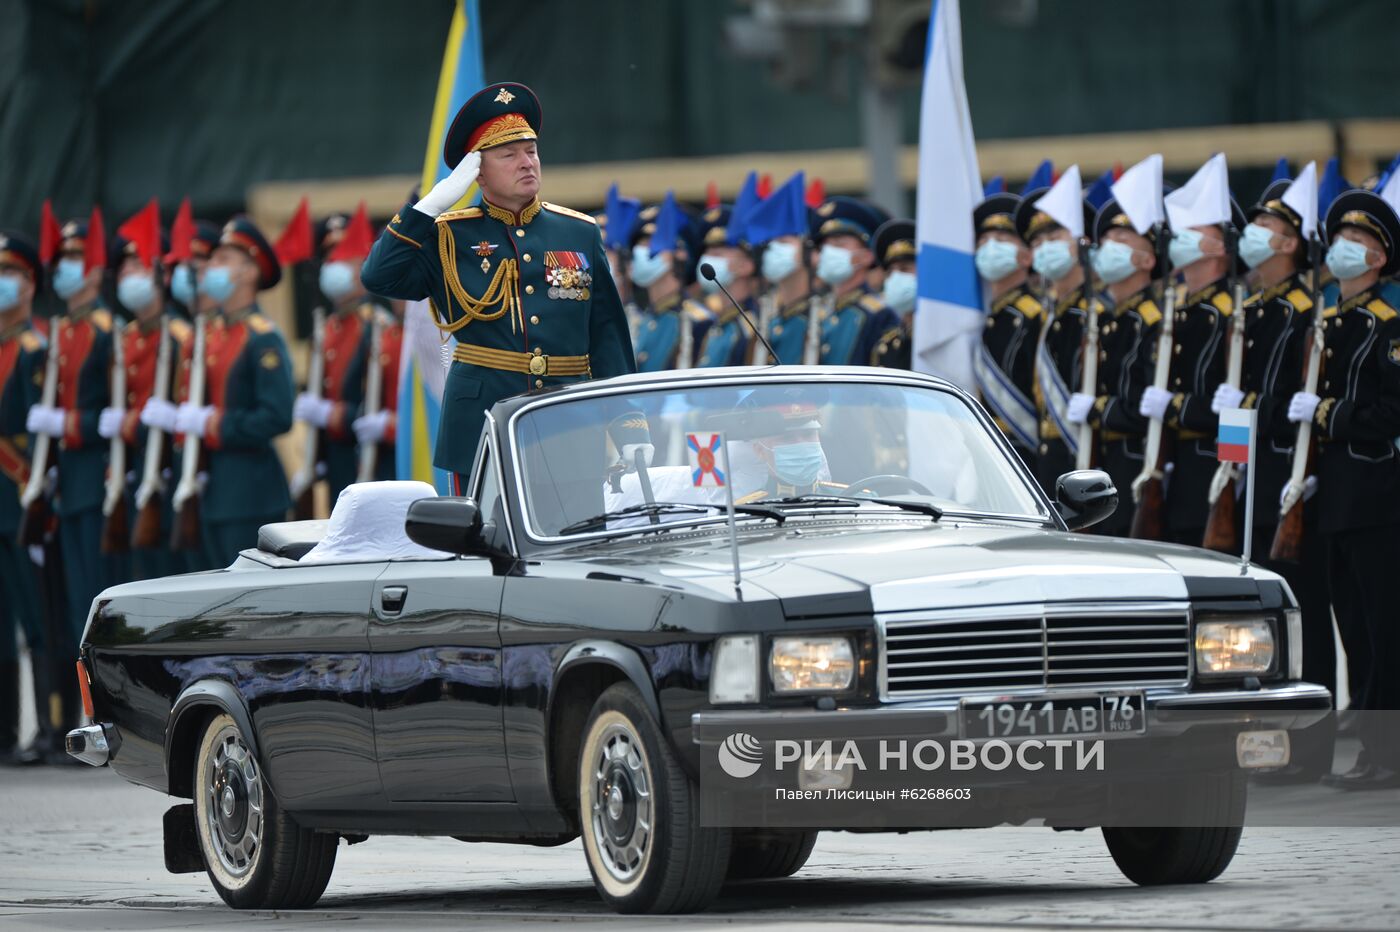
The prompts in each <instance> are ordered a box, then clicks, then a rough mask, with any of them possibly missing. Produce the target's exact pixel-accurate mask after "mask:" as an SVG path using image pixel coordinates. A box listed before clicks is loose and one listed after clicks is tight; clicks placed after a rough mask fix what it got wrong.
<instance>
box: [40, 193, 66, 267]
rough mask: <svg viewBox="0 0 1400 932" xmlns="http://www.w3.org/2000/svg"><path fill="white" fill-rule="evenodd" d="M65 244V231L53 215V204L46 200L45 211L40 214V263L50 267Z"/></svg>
mask: <svg viewBox="0 0 1400 932" xmlns="http://www.w3.org/2000/svg"><path fill="white" fill-rule="evenodd" d="M62 243H63V230H62V228H61V227H59V225H58V219H57V218H55V217H54V215H53V203H52V202H51V201H50V200H49V199H48V198H44V209H43V211H42V212H40V214H39V262H40V263H41V264H42V265H43V266H45V267H46V268H47V267H48V264H49V263H50V262H52V261H53V257H54V256H56V255H58V247H59V246H60V245H61V244H62Z"/></svg>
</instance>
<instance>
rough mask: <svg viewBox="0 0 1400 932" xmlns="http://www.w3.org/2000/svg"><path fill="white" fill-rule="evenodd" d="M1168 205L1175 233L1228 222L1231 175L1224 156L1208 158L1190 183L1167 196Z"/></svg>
mask: <svg viewBox="0 0 1400 932" xmlns="http://www.w3.org/2000/svg"><path fill="white" fill-rule="evenodd" d="M1166 205H1167V219H1168V220H1170V221H1171V225H1172V229H1173V230H1189V229H1190V228H1191V227H1205V226H1211V225H1212V224H1216V223H1229V222H1230V173H1229V170H1228V168H1227V167H1226V165H1225V153H1224V152H1217V153H1216V154H1215V155H1212V156H1211V157H1210V158H1209V159H1207V160H1206V163H1205V164H1204V165H1202V166H1201V167H1200V168H1198V169H1196V174H1194V175H1192V176H1191V180H1190V181H1188V182H1186V184H1184V185H1182V186H1181V187H1179V188H1177V189H1176V190H1175V191H1173V192H1172V193H1171V194H1168V195H1167V199H1166Z"/></svg>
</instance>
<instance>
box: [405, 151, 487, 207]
mask: <svg viewBox="0 0 1400 932" xmlns="http://www.w3.org/2000/svg"><path fill="white" fill-rule="evenodd" d="M480 171H481V153H480V152H468V153H467V156H466V158H464V159H462V161H460V162H458V163H457V167H456V168H454V169H452V174H450V175H448V176H447V177H446V178H444V179H442V180H441V181H439V182H438V183H437V184H435V185H433V189H432V190H431V191H429V192H428V193H427V194H425V195H423V199H422V200H421V201H419V202H418V203H417V204H414V205H413V209H414V210H416V211H418V212H419V213H420V214H427V215H428V216H429V217H432V218H433V219H434V220H436V219H437V217H438V214H441V213H444V212H446V211H448V210H451V209H452V205H453V204H455V203H457V202H458V201H460V200H461V199H462V197H463V196H464V195H465V194H466V193H467V189H468V188H470V187H471V186H472V183H473V182H474V181H476V176H477V174H478V173H480Z"/></svg>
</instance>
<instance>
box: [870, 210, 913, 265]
mask: <svg viewBox="0 0 1400 932" xmlns="http://www.w3.org/2000/svg"><path fill="white" fill-rule="evenodd" d="M872 248H873V249H874V250H875V261H876V262H878V263H880V265H881V266H882V267H883V268H889V267H890V263H892V262H896V261H898V260H900V259H914V258H916V257H917V256H918V251H919V250H918V245H917V244H916V243H915V241H914V221H913V220H905V219H902V218H900V219H896V220H886V221H885V222H884V223H882V224H880V227H879V229H877V230H876V231H875V242H874V245H873V246H872Z"/></svg>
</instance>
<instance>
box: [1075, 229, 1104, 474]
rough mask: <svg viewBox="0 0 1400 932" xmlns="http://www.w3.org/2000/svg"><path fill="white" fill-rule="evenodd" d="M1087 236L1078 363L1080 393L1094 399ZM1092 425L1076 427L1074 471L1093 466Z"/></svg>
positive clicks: (1094, 323) (1093, 314)
mask: <svg viewBox="0 0 1400 932" xmlns="http://www.w3.org/2000/svg"><path fill="white" fill-rule="evenodd" d="M1089 242H1090V241H1089V237H1087V236H1084V237H1081V238H1080V240H1079V266H1080V268H1081V269H1082V270H1083V273H1084V284H1082V285H1081V286H1080V288H1082V289H1083V293H1084V337H1083V339H1082V341H1081V342H1080V346H1079V360H1080V365H1081V366H1082V369H1081V371H1080V378H1079V391H1080V393H1081V394H1084V395H1088V396H1089V397H1090V398H1095V397H1097V396H1098V394H1099V314H1098V308H1097V307H1096V306H1095V305H1096V304H1097V301H1096V300H1095V296H1094V279H1093V276H1092V275H1091V274H1090V273H1091V272H1092V271H1093V270H1092V269H1091V268H1090V265H1089ZM1094 434H1095V431H1094V426H1093V425H1092V424H1090V423H1089V421H1088V420H1087V419H1085V421H1084V423H1083V424H1080V425H1079V449H1078V451H1077V452H1076V453H1075V459H1074V468H1075V469H1088V468H1090V467H1091V466H1092V465H1093V463H1094V449H1095V447H1097V446H1098V443H1097V440H1098V438H1097V437H1095V436H1094Z"/></svg>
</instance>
